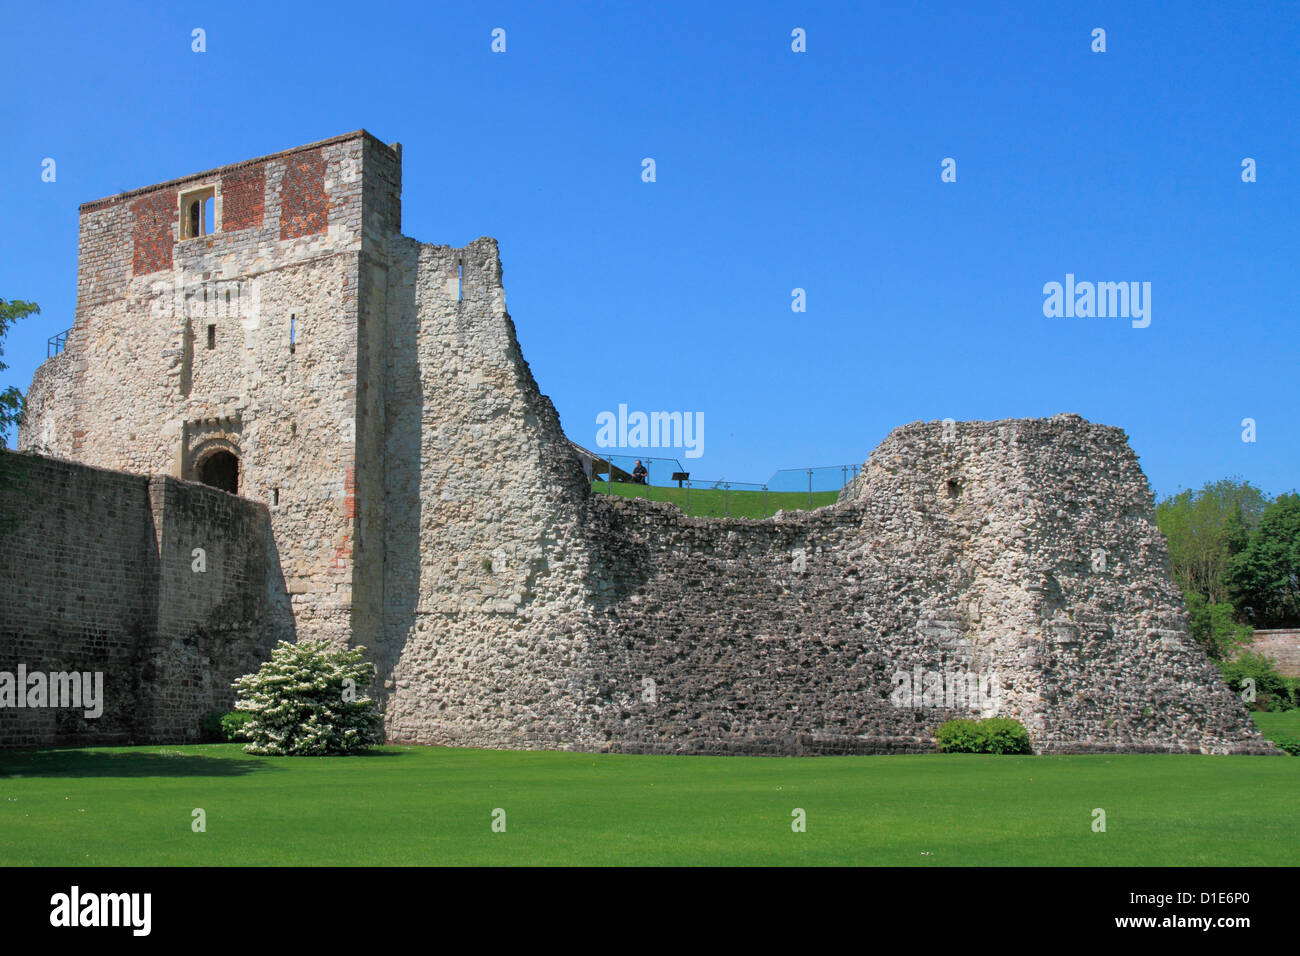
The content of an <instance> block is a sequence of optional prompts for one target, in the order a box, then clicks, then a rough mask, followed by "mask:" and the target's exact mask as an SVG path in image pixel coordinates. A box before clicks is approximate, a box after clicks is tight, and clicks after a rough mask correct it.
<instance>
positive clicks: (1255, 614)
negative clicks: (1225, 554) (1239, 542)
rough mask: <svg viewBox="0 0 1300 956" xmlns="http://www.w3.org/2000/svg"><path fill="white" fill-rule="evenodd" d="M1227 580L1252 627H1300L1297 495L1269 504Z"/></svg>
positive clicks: (1280, 497) (1299, 514) (1299, 499)
mask: <svg viewBox="0 0 1300 956" xmlns="http://www.w3.org/2000/svg"><path fill="white" fill-rule="evenodd" d="M1225 579H1226V583H1227V586H1228V589H1229V592H1230V593H1231V596H1232V600H1233V603H1234V604H1235V605H1236V606H1237V607H1238V609H1240V610H1241V612H1242V613H1243V614H1244V615H1245V616H1246V618H1247V619H1248V620H1249V621H1250V622H1251V623H1252V624H1253V625H1255V627H1259V628H1269V627H1295V626H1297V625H1300V495H1297V494H1295V493H1294V492H1292V493H1291V494H1285V495H1278V496H1277V498H1276V499H1275V500H1274V501H1273V503H1272V504H1271V505H1269V506H1268V508H1267V510H1265V512H1264V514H1263V515H1262V516H1261V517H1260V519H1259V525H1258V526H1257V527H1256V529H1255V531H1254V533H1253V534H1251V535H1250V538H1249V539H1248V540H1247V542H1246V544H1245V546H1244V547H1243V548H1241V549H1240V550H1239V551H1238V552H1237V553H1236V554H1235V555H1234V557H1233V559H1232V562H1231V564H1230V566H1229V567H1228V569H1227V574H1226V576H1225Z"/></svg>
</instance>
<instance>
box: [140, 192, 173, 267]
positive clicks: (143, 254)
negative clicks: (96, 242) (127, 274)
mask: <svg viewBox="0 0 1300 956" xmlns="http://www.w3.org/2000/svg"><path fill="white" fill-rule="evenodd" d="M178 196H179V194H178V193H176V192H174V191H171V190H159V191H158V192H155V193H151V194H150V195H148V196H142V197H141V198H139V199H137V200H135V201H134V202H133V203H131V220H132V224H133V235H134V239H135V252H134V258H133V261H132V270H131V271H132V274H133V275H138V276H143V275H150V274H151V273H154V272H161V271H162V270H163V269H170V268H171V267H172V246H174V245H175V244H176V216H177V215H178V214H177V204H178V203H179V201H180V200H179V198H178Z"/></svg>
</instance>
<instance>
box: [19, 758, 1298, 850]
mask: <svg viewBox="0 0 1300 956" xmlns="http://www.w3.org/2000/svg"><path fill="white" fill-rule="evenodd" d="M1297 796H1300V760H1296V759H1293V758H1286V757H1202V756H1186V755H1115V756H1055V757H1043V756H1039V757H984V756H971V755H915V756H911V755H909V756H891V757H821V758H760V757H668V756H632V755H611V754H606V755H593V754H578V753H555V752H518V751H484V750H460V749H447V748H438V747H428V748H425V747H384V748H381V749H380V750H378V751H376V752H375V753H374V754H372V755H368V756H359V757H341V758H340V757H335V758H292V757H278V758H277V757H253V756H249V755H247V754H245V753H243V751H242V750H241V749H240V747H239V746H238V745H236V744H218V745H209V746H186V747H132V748H113V749H108V748H84V749H59V750H42V751H12V752H8V753H3V754H0V864H2V865H6V866H13V865H76V864H86V865H168V864H187V865H258V864H260V865H291V864H343V865H347V864H376V865H385V864H400V865H427V864H503V865H513V864H521V865H532V864H561V865H566V864H616V865H617V864H728V865H729V864H777V865H784V864H884V865H922V866H926V865H936V866H944V865H957V866H965V865H979V864H989V865H1013V864H1026V865H1049V864H1069V865H1147V866H1184V865H1208V864H1215V865H1237V864H1240V865H1291V864H1294V863H1295V862H1296V858H1297V850H1296V847H1297V846H1298V845H1300V815H1297V814H1296V813H1295V803H1296V798H1297ZM195 808H202V809H203V810H204V811H205V812H206V826H207V830H206V832H204V833H195V832H193V831H192V829H191V823H192V811H193V810H194V809H195ZM497 808H500V809H502V810H504V811H505V819H506V832H504V833H494V832H493V831H492V828H491V823H492V814H493V811H494V810H495V809H497ZM796 808H798V809H802V810H804V811H805V812H806V819H807V830H806V832H803V833H796V832H793V831H792V828H791V823H792V820H793V817H792V812H793V811H794V810H795V809H796ZM1096 808H1100V809H1102V810H1104V811H1105V814H1106V832H1104V833H1098V832H1094V831H1093V829H1092V823H1093V819H1094V814H1093V811H1094V809H1096Z"/></svg>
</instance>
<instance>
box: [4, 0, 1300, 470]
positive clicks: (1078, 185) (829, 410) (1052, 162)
mask: <svg viewBox="0 0 1300 956" xmlns="http://www.w3.org/2000/svg"><path fill="white" fill-rule="evenodd" d="M156 6H157V7H158V8H160V9H154V8H152V7H145V6H140V7H138V8H136V7H132V5H130V4H117V3H114V4H108V5H103V4H76V5H68V6H64V7H60V8H59V9H58V10H57V11H52V10H51V9H50V8H48V7H47V5H44V4H11V5H9V6H8V8H7V9H6V12H5V15H4V30H3V35H2V36H0V77H2V79H0V83H2V84H3V96H2V97H0V124H2V126H3V129H4V130H5V134H6V136H5V138H6V144H5V145H6V148H5V149H4V150H3V152H2V153H0V182H2V183H3V184H4V185H3V189H0V296H3V297H4V298H10V299H14V298H23V299H33V300H36V301H37V302H39V303H40V305H41V307H42V310H43V312H42V314H41V315H40V316H39V317H36V318H33V319H28V320H25V321H23V322H22V323H20V324H19V325H18V326H16V327H15V328H14V330H13V331H12V332H11V333H10V335H9V336H8V338H7V340H6V341H5V343H4V347H5V361H7V362H8V363H9V364H10V366H11V368H10V369H9V371H8V372H6V373H3V374H2V375H0V385H8V384H16V385H18V386H19V387H20V388H24V389H25V388H26V387H27V385H28V384H29V382H30V380H31V374H32V371H33V370H34V368H35V367H36V365H37V364H39V362H40V361H41V360H43V359H44V357H45V340H46V338H47V337H48V336H50V335H52V334H54V333H55V332H57V331H59V330H61V329H64V328H67V327H68V326H70V325H71V324H72V317H73V310H74V306H75V295H76V264H77V260H76V251H77V205H78V203H81V202H84V201H87V200H90V199H95V198H99V197H101V196H105V195H109V194H112V193H115V192H118V191H120V190H125V189H131V188H136V187H139V186H145V185H148V184H151V183H154V182H159V181H162V180H165V179H170V178H173V177H177V176H181V175H184V174H187V173H191V172H196V171H199V170H203V169H207V168H210V167H213V166H217V165H221V164H225V163H230V162H236V161H239V160H242V159H247V158H251V157H255V156H260V155H263V154H266V153H270V152H274V151H277V150H281V149H285V148H288V147H291V146H295V145H299V144H302V143H307V142H311V141H314V140H318V139H322V138H325V137H328V136H332V135H335V134H338V133H342V132H346V131H349V130H353V129H357V128H360V127H364V128H366V129H368V130H370V131H371V132H372V133H374V134H375V135H377V136H379V137H380V138H381V139H383V140H385V141H387V142H391V141H395V140H396V141H400V142H401V143H402V144H403V147H404V195H403V217H402V219H403V229H404V231H405V232H406V233H407V234H408V235H410V236H413V237H415V238H418V239H420V240H423V241H425V242H438V243H450V244H454V245H461V244H463V243H465V242H468V241H470V240H472V239H474V238H476V237H478V236H481V235H490V236H495V237H496V238H497V239H498V240H499V241H500V244H501V255H502V261H503V264H504V267H505V285H506V297H507V304H508V306H509V309H510V312H511V314H512V316H513V317H514V319H515V322H516V325H517V327H518V330H519V338H520V341H521V343H522V345H523V349H524V355H525V356H526V358H527V359H528V360H529V361H530V363H531V365H532V368H533V372H534V374H535V375H536V377H537V379H538V382H539V383H540V385H541V387H542V390H543V391H544V392H546V393H547V394H548V395H550V396H551V398H552V399H553V400H554V402H555V404H556V407H557V408H558V409H559V412H560V416H561V419H562V421H563V424H564V427H565V430H566V431H567V432H568V433H569V434H570V435H571V436H572V437H573V438H575V439H576V440H578V441H579V442H582V443H584V444H594V441H595V436H596V415H597V414H598V413H599V412H601V411H604V410H616V409H617V407H618V405H619V403H625V404H627V405H628V406H629V408H630V409H632V410H637V409H640V410H645V411H653V410H666V409H672V410H682V411H692V412H703V413H704V416H705V445H704V456H703V457H702V458H699V459H696V460H694V461H692V462H691V463H690V466H691V470H692V472H694V473H695V474H696V475H698V476H701V477H710V478H712V477H727V478H730V479H735V480H756V481H762V480H764V479H766V478H767V477H768V475H769V474H771V472H772V471H773V470H774V469H776V468H782V467H797V466H804V465H827V464H836V463H840V462H859V461H861V460H863V459H865V458H866V457H867V455H868V454H869V453H870V451H871V450H872V448H874V447H875V445H876V444H877V443H878V442H879V441H880V440H881V439H882V438H883V437H884V436H885V435H886V434H887V433H888V432H889V430H890V429H891V428H893V427H895V426H898V425H902V424H905V423H907V422H911V421H915V420H918V419H941V418H946V417H952V418H955V419H958V420H963V419H992V418H1002V417H1008V416H1038V415H1051V414H1054V413H1057V412H1077V413H1079V414H1081V415H1083V416H1084V417H1086V418H1088V419H1091V420H1093V421H1098V422H1105V423H1107V424H1113V425H1118V426H1121V427H1122V428H1124V429H1126V430H1127V431H1128V433H1129V436H1130V440H1131V442H1132V444H1133V447H1134V449H1135V450H1136V451H1137V453H1138V454H1139V455H1140V456H1141V460H1142V464H1143V467H1144V468H1145V470H1146V472H1147V475H1148V477H1149V478H1150V479H1151V482H1152V485H1153V487H1154V488H1155V489H1156V491H1157V493H1159V494H1164V493H1168V492H1171V491H1174V490H1176V489H1178V488H1179V487H1187V486H1199V485H1200V484H1202V483H1203V482H1205V481H1207V480H1212V479H1217V478H1221V477H1224V476H1228V475H1240V476H1242V477H1245V478H1248V479H1250V480H1251V481H1253V482H1255V483H1256V484H1258V485H1259V486H1261V487H1262V488H1264V490H1265V491H1267V492H1269V493H1272V494H1276V493H1278V492H1281V491H1286V490H1290V489H1291V488H1293V487H1295V486H1296V485H1297V484H1300V482H1297V479H1296V475H1297V465H1298V464H1300V424H1298V423H1297V408H1298V400H1297V365H1298V363H1297V359H1300V331H1297V320H1298V319H1300V309H1298V308H1297V305H1298V304H1300V293H1298V291H1297V289H1298V285H1297V283H1298V281H1300V270H1298V269H1297V252H1298V251H1300V240H1298V239H1297V234H1298V230H1297V224H1298V223H1300V202H1298V201H1297V198H1298V196H1300V192H1298V190H1300V187H1298V185H1297V173H1296V170H1295V168H1294V164H1295V163H1296V161H1297V159H1300V135H1298V133H1297V125H1298V122H1300V91H1298V88H1297V84H1298V81H1300V5H1298V4H1296V3H1294V2H1277V3H1249V4H1243V3H1226V2H1221V3H1201V2H1188V0H1177V2H1167V3H1151V2H1133V0H1126V2H1113V3H1065V2H1061V3H1054V2H1025V3H989V2H981V3H968V4H945V3H933V4H913V3H891V4H861V3H845V4H842V5H830V4H819V5H817V6H816V7H815V8H814V9H813V10H812V11H809V10H807V9H805V8H804V7H802V6H801V5H797V4H768V3H744V4H734V5H726V6H725V7H724V6H723V5H719V4H697V3H667V2H656V3H653V4H626V5H610V7H611V8H609V9H599V10H597V9H594V8H591V7H588V6H587V5H581V6H580V5H576V4H574V5H568V4H566V5H554V4H545V5H542V4H537V3H520V4H501V3H491V4H456V5H448V4H432V3H410V4H387V3H381V2H368V3H364V4H355V3H347V4H337V3H329V2H323V3H311V4H306V3H304V4H300V5H297V4H278V3H257V4H243V3H222V4H212V3H203V4H186V3H170V4H165V5H164V4H158V5H156ZM593 6H594V5H593ZM194 27H202V28H204V29H205V30H206V31H207V52H206V53H203V54H195V53H192V52H191V50H190V42H191V41H190V31H191V30H192V29H193V28H194ZM495 27H502V28H504V29H505V30H506V38H507V50H506V52H505V53H504V54H494V53H492V52H491V50H490V49H489V44H490V40H491V37H490V33H491V31H492V29H493V28H495ZM795 27H802V28H804V29H805V30H806V31H807V38H808V39H807V46H808V51H807V52H806V53H803V54H796V53H794V52H792V51H791V49H790V43H791V39H790V32H791V30H792V29H793V28H795ZM1095 27H1102V28H1104V29H1105V30H1106V42H1107V51H1106V52H1105V53H1104V54H1098V53H1093V52H1092V51H1091V49H1090V46H1091V42H1092V40H1091V31H1092V30H1093V28H1095ZM647 156H648V157H653V158H654V159H655V160H656V163H657V182H655V183H653V184H647V183H643V182H642V181H641V160H642V158H643V157H647ZM45 157H52V158H54V159H55V160H56V161H57V164H58V165H57V175H58V179H57V182H55V183H43V182H41V176H40V174H41V161H42V159H44V158H45ZM945 157H953V158H955V159H956V161H957V182H956V183H951V184H948V183H942V182H941V181H940V162H941V160H943V159H944V158H945ZM1244 157H1251V158H1254V159H1255V160H1256V161H1257V163H1258V182H1255V183H1251V184H1247V183H1243V182H1242V181H1241V166H1240V164H1241V160H1242V159H1243V158H1244ZM1067 272H1070V273H1074V274H1075V275H1076V276H1077V277H1078V278H1079V279H1080V280H1085V279H1087V280H1093V281H1146V282H1150V283H1151V284H1152V316H1151V317H1152V321H1151V325H1150V327H1149V328H1145V329H1134V328H1132V327H1131V326H1130V323H1129V322H1128V321H1127V320H1124V319H1115V318H1084V319H1078V318H1074V319H1065V318H1046V317H1044V315H1043V299H1044V296H1043V292H1042V288H1043V284H1044V283H1046V282H1050V281H1058V282H1060V281H1064V278H1065V274H1066V273H1067ZM795 287H801V288H804V289H806V290H807V304H808V305H807V312H806V313H805V314H795V313H793V312H792V311H791V309H790V302H791V290H792V289H793V288H795ZM1247 417H1249V418H1254V419H1255V420H1256V421H1257V423H1258V425H1257V427H1258V440H1257V441H1256V442H1255V443H1253V444H1247V443H1244V442H1243V441H1242V440H1241V431H1242V429H1241V420H1242V419H1243V418H1247Z"/></svg>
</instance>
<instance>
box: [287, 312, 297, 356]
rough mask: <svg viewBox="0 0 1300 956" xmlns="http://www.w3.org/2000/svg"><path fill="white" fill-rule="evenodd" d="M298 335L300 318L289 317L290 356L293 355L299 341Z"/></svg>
mask: <svg viewBox="0 0 1300 956" xmlns="http://www.w3.org/2000/svg"><path fill="white" fill-rule="evenodd" d="M297 334H298V317H297V316H296V315H290V316H289V354H290V355H292V354H293V349H294V344H295V342H296V341H297Z"/></svg>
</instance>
